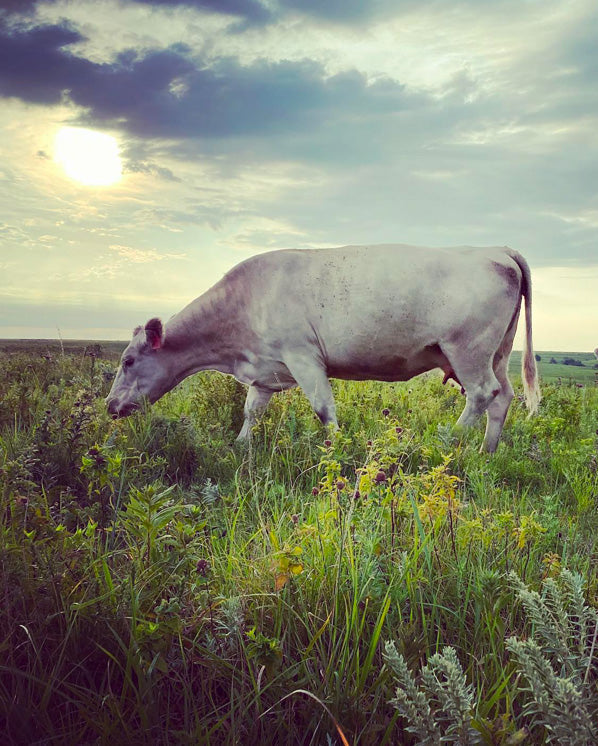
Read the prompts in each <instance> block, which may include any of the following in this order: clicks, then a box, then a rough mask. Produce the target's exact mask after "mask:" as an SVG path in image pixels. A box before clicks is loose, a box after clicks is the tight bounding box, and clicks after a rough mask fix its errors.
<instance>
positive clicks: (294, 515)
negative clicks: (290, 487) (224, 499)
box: [291, 513, 299, 526]
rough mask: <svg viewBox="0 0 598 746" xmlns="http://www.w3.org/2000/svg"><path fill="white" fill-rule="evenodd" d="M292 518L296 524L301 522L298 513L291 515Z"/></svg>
mask: <svg viewBox="0 0 598 746" xmlns="http://www.w3.org/2000/svg"><path fill="white" fill-rule="evenodd" d="M291 520H292V521H293V523H294V524H295V526H296V525H297V524H298V523H299V516H298V515H297V513H293V515H292V516H291Z"/></svg>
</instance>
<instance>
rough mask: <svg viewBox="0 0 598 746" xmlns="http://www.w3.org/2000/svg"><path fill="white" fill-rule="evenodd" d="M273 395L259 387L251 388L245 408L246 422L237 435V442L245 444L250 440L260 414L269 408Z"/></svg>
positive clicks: (271, 392)
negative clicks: (244, 442)
mask: <svg viewBox="0 0 598 746" xmlns="http://www.w3.org/2000/svg"><path fill="white" fill-rule="evenodd" d="M273 393H274V392H273V391H269V390H268V389H262V388H260V387H259V386H250V387H249V389H248V391H247V398H246V399H245V406H244V408H243V414H244V415H245V420H244V422H243V427H242V428H241V432H240V433H239V434H238V435H237V442H243V441H246V440H248V439H249V438H250V436H251V430H252V428H253V426H254V425H255V423H256V421H257V419H258V417H259V416H260V414H261V413H262V412H263V411H264V409H265V408H266V407H267V406H268V402H269V401H270V399H271V398H272V394H273Z"/></svg>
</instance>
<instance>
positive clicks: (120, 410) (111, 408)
mask: <svg viewBox="0 0 598 746" xmlns="http://www.w3.org/2000/svg"><path fill="white" fill-rule="evenodd" d="M137 409H139V404H135V403H133V404H123V405H122V406H120V407H119V406H118V405H117V404H116V403H115V402H114V401H110V402H108V412H109V413H110V415H111V417H112V419H113V420H120V419H122V418H123V417H128V416H129V415H130V414H132V413H133V412H135V410H137Z"/></svg>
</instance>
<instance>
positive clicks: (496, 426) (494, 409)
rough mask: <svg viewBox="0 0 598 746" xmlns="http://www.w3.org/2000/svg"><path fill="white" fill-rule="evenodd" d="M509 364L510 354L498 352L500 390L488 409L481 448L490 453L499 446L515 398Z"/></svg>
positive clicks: (495, 367) (495, 364) (495, 363)
mask: <svg viewBox="0 0 598 746" xmlns="http://www.w3.org/2000/svg"><path fill="white" fill-rule="evenodd" d="M508 365H509V355H508V354H506V355H503V354H501V353H500V352H498V353H497V356H496V358H495V361H494V373H495V374H496V377H497V379H498V382H499V383H500V391H499V393H498V394H497V396H496V397H495V398H494V399H493V400H492V401H491V402H490V404H489V405H488V409H487V411H486V415H487V417H488V422H487V423H486V434H485V435H484V442H483V444H482V448H481V450H483V451H488V453H494V451H495V450H496V447H497V446H498V441H499V439H500V436H501V433H502V429H503V426H504V424H505V420H506V418H507V412H508V411H509V406H510V404H511V401H512V400H513V387H512V386H511V382H510V381H509V379H508V377H507V368H508Z"/></svg>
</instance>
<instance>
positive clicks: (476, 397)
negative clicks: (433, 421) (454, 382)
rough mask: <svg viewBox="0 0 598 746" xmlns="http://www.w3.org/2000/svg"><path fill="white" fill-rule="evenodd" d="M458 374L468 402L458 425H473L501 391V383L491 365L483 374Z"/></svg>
mask: <svg viewBox="0 0 598 746" xmlns="http://www.w3.org/2000/svg"><path fill="white" fill-rule="evenodd" d="M458 375H459V380H460V381H461V383H462V384H463V387H464V388H465V396H466V404H465V409H464V410H463V412H462V413H461V416H460V417H459V419H458V420H457V426H458V427H472V426H473V425H475V423H476V422H477V421H478V419H479V418H480V417H481V416H482V414H483V413H484V412H485V411H486V410H487V409H488V407H489V406H490V404H491V403H492V402H493V401H494V400H495V399H496V397H497V396H498V394H499V393H500V389H501V387H500V383H499V381H498V378H497V377H496V375H495V374H494V371H493V370H492V367H491V366H488V368H487V369H486V370H485V371H483V373H482V374H481V375H476V376H469V375H468V376H465V375H463V374H462V373H458Z"/></svg>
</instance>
